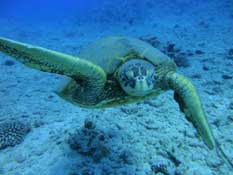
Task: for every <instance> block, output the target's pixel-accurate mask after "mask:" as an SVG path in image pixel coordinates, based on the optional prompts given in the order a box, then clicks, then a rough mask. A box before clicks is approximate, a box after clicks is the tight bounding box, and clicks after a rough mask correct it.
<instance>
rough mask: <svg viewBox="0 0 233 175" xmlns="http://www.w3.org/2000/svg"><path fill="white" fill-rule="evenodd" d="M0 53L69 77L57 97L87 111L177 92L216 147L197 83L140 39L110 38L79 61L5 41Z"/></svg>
mask: <svg viewBox="0 0 233 175" xmlns="http://www.w3.org/2000/svg"><path fill="white" fill-rule="evenodd" d="M0 51H1V52H3V53H5V54H7V55H10V56H12V57H15V58H16V59H17V60H18V61H20V62H22V63H23V64H25V65H26V66H28V67H31V68H34V69H38V70H41V71H45V72H50V73H56V74H62V75H65V76H66V77H67V78H66V80H64V82H63V83H62V85H61V86H60V88H58V90H57V91H56V93H57V94H58V95H59V96H60V97H62V98H63V99H65V100H67V101H69V102H71V103H73V104H75V105H78V106H81V107H87V108H105V107H112V106H117V105H123V104H127V103H131V102H137V101H141V100H144V99H147V98H151V97H155V96H157V95H159V94H161V93H162V92H165V91H167V90H173V91H174V99H175V100H176V101H177V102H178V104H179V107H180V110H181V111H182V112H183V113H184V114H185V116H186V118H187V119H188V120H189V121H190V122H192V124H193V125H194V127H195V128H196V129H197V131H198V133H199V134H200V136H201V137H202V139H203V140H204V143H205V144H206V145H207V146H208V147H209V148H210V149H213V148H215V147H216V141H215V139H214V137H213V134H212V131H211V129H210V127H209V124H208V122H207V119H206V117H205V114H204V111H203V108H202V105H201V102H200V99H199V96H198V94H197V92H196V90H195V87H194V86H193V84H192V83H191V81H190V80H188V79H187V78H186V77H185V76H183V75H181V74H179V73H177V72H176V65H175V63H174V61H173V60H171V59H170V58H169V57H168V56H166V55H165V54H163V53H162V52H160V51H159V50H157V49H156V48H154V47H152V46H151V45H149V44H147V43H145V42H143V41H141V40H139V39H136V38H131V37H124V36H111V37H106V38H103V39H99V40H97V41H96V42H93V43H91V44H90V45H88V46H87V47H85V48H83V49H81V51H80V52H79V54H78V56H77V57H76V56H71V55H67V54H64V53H59V52H56V51H52V50H48V49H45V48H41V47H35V46H32V45H28V44H24V43H21V42H17V41H13V40H10V39H6V38H0Z"/></svg>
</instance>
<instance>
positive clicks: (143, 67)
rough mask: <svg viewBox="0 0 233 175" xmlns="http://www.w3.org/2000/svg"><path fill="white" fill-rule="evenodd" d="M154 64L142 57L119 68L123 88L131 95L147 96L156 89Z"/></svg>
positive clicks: (119, 79)
mask: <svg viewBox="0 0 233 175" xmlns="http://www.w3.org/2000/svg"><path fill="white" fill-rule="evenodd" d="M154 71H155V68H154V66H153V65H152V64H151V63H149V62H147V61H145V60H141V59H131V60H129V61H127V62H125V63H124V64H122V65H121V66H120V68H119V70H118V81H119V83H120V85H121V87H122V89H123V90H124V91H125V92H126V93H127V94H128V95H131V96H145V95H147V94H149V93H151V92H152V91H153V89H154V84H155V80H154Z"/></svg>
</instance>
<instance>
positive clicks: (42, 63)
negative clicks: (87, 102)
mask: <svg viewBox="0 0 233 175" xmlns="http://www.w3.org/2000/svg"><path fill="white" fill-rule="evenodd" d="M0 52H3V53H5V54H7V55H9V56H12V57H14V58H15V59H16V60H18V61H20V62H21V63H23V64H24V65H26V66H28V67H30V68H34V69H37V70H40V71H44V72H50V73H56V74H62V75H66V76H68V77H71V78H72V79H74V80H75V81H81V80H83V81H85V85H86V86H87V87H88V88H85V92H83V94H84V95H85V94H88V93H87V92H86V91H92V92H95V93H99V92H101V91H102V90H103V88H104V85H105V82H106V75H105V72H104V71H103V70H102V68H100V67H99V66H97V65H95V64H93V63H91V62H89V61H87V60H84V59H80V58H77V57H73V56H71V55H67V54H63V53H60V52H56V51H52V50H48V49H45V48H42V47H36V46H32V45H29V44H25V43H21V42H17V41H13V40H10V39H6V38H0ZM59 95H61V96H63V94H59Z"/></svg>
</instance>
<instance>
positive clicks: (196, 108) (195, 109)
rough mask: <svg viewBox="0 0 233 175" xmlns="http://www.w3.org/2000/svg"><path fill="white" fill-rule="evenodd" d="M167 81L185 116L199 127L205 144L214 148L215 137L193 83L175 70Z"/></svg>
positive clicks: (169, 74) (198, 129) (168, 75)
mask: <svg viewBox="0 0 233 175" xmlns="http://www.w3.org/2000/svg"><path fill="white" fill-rule="evenodd" d="M166 83H167V84H168V86H169V88H171V89H172V90H174V91H175V93H174V98H175V100H176V101H177V102H178V104H179V107H180V110H181V111H182V112H183V113H184V114H185V117H186V118H187V119H188V120H189V121H190V122H191V123H192V124H193V125H194V127H195V128H196V129H197V131H198V133H199V134H200V136H201V137H202V139H203V141H204V142H205V144H206V145H207V146H208V147H209V148H210V149H214V147H215V139H214V137H213V134H212V131H211V129H210V127H209V124H208V122H207V119H206V116H205V113H204V111H203V108H202V105H201V102H200V99H199V96H198V94H197V92H196V89H195V87H194V86H193V84H192V83H191V82H190V81H189V80H188V79H187V78H186V77H184V76H182V75H179V74H177V73H175V72H171V73H168V74H167V76H166Z"/></svg>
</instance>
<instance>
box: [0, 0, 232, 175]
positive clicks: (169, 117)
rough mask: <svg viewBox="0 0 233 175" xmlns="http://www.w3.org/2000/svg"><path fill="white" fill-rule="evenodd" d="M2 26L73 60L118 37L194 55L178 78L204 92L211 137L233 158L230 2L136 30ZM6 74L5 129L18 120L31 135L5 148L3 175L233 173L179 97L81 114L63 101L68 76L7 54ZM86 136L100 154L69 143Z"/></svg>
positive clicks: (2, 22)
mask: <svg viewBox="0 0 233 175" xmlns="http://www.w3.org/2000/svg"><path fill="white" fill-rule="evenodd" d="M220 7H221V10H219V9H220ZM170 8H172V6H171V7H170ZM205 8H208V11H206V10H204V9H205ZM230 9H231V10H230ZM167 10H169V8H168V9H167ZM198 10H199V11H198ZM174 13H175V12H174ZM162 16H164V18H162V19H163V20H161V17H162ZM0 26H1V29H0V36H3V37H9V38H11V39H14V40H19V41H22V42H26V43H30V44H34V45H39V46H42V47H46V48H49V49H53V50H57V51H61V52H65V53H68V54H72V55H76V54H77V53H78V51H79V49H80V48H81V47H85V45H86V44H88V43H90V42H91V41H94V40H96V39H97V38H101V37H104V36H110V35H127V36H133V37H149V38H151V37H157V39H158V40H159V41H160V42H162V43H167V42H170V43H174V44H175V46H176V47H177V48H180V49H181V50H183V51H187V50H190V51H189V52H192V53H194V54H193V55H190V56H188V57H187V59H188V62H189V65H188V66H184V67H182V66H180V67H178V72H180V73H183V74H184V75H186V76H187V77H189V78H190V79H191V80H192V82H193V83H194V85H195V86H196V88H197V90H198V92H199V95H200V97H201V100H202V103H203V107H204V110H205V111H206V115H207V118H208V120H209V123H210V125H211V128H212V130H213V133H214V135H215V137H216V139H217V140H218V142H219V143H220V144H221V147H222V149H223V150H224V152H225V154H226V155H227V156H228V157H229V159H230V160H231V161H233V151H232V150H233V137H232V135H233V90H232V89H233V28H232V26H233V7H232V6H231V4H230V1H229V5H227V3H224V4H221V2H218V1H213V3H212V4H207V5H206V6H203V7H199V8H197V9H193V11H191V12H189V13H187V12H184V13H182V12H179V11H178V12H176V16H174V15H170V16H169V15H166V11H164V12H163V13H160V14H158V15H156V14H154V15H152V16H151V17H150V18H148V19H145V20H144V21H143V22H135V23H133V24H132V23H127V22H124V23H120V24H118V23H116V24H111V25H110V24H108V23H103V24H102V23H100V22H99V23H97V24H94V23H83V22H82V23H77V22H74V21H72V20H64V21H59V22H53V23H49V22H48V23H38V24H34V25H32V24H31V23H30V22H28V23H27V22H22V23H20V22H19V21H14V20H7V19H0ZM231 49H232V50H231ZM7 62H8V63H9V62H11V64H7ZM0 75H1V76H0V99H1V100H0V122H4V121H6V120H9V119H18V120H21V121H25V122H28V124H30V125H31V128H32V129H31V131H30V132H29V134H28V135H27V136H26V137H25V139H24V141H23V142H22V143H21V144H19V145H16V146H14V147H7V148H6V149H2V150H0V174H1V175H39V174H43V175H154V174H158V175H159V174H160V175H163V174H165V175H231V174H232V175H233V171H232V170H230V169H229V168H228V167H227V166H226V164H224V162H223V161H222V159H221V158H220V157H219V156H218V155H217V154H216V152H215V151H210V150H209V149H208V148H207V147H206V145H205V144H204V143H203V141H202V140H201V139H200V138H199V137H198V134H197V133H196V130H195V129H194V127H193V126H192V125H191V124H190V123H189V122H188V121H187V120H186V118H185V117H184V115H183V114H182V113H181V112H180V111H179V107H178V105H177V104H176V102H175V100H174V99H173V93H172V92H171V91H169V92H166V93H164V94H161V95H160V96H159V97H157V98H154V99H151V100H146V101H142V102H140V103H136V104H130V105H125V106H120V107H114V108H109V109H100V110H93V109H82V108H79V107H76V106H74V105H72V104H70V103H67V102H66V101H64V100H63V99H61V98H59V97H58V96H56V95H55V93H54V90H56V88H57V86H58V84H59V82H60V81H61V80H62V79H63V77H62V76H60V75H55V74H50V73H44V72H40V71H37V70H33V69H30V68H27V67H25V66H23V65H22V64H21V63H19V62H17V61H15V60H14V59H13V58H11V57H8V56H5V55H3V54H0ZM85 122H86V124H85ZM88 122H89V124H90V125H92V128H88V127H90V126H88ZM84 130H85V131H88V132H94V133H97V135H95V136H96V137H97V136H98V138H95V140H94V141H95V142H96V143H93V145H92V146H93V147H95V151H94V152H85V151H82V150H80V148H79V149H78V150H74V149H72V146H70V145H72V143H71V142H74V140H72V137H74V136H75V133H76V136H77V137H78V138H80V140H79V139H78V140H76V142H78V141H80V142H82V141H83V142H85V139H87V136H86V135H84V133H85V131H84ZM93 130H94V131H93ZM99 136H101V138H103V139H104V140H103V139H102V140H101V139H100V138H99ZM76 139H77V138H76ZM82 144H85V143H82ZM81 146H82V145H81ZM84 147H85V146H84ZM87 147H88V146H87ZM87 147H85V148H84V149H88V148H87ZM84 152H85V153H84Z"/></svg>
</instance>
